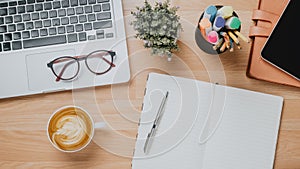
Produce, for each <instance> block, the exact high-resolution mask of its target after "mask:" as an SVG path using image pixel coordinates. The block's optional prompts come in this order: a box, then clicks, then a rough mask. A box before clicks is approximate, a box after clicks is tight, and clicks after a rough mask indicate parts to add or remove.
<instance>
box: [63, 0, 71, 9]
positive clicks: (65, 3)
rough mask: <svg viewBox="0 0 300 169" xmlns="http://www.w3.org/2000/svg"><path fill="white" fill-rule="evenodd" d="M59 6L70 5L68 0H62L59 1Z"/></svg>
mask: <svg viewBox="0 0 300 169" xmlns="http://www.w3.org/2000/svg"><path fill="white" fill-rule="evenodd" d="M61 6H62V7H63V8H65V7H69V6H70V3H69V0H62V1H61Z"/></svg>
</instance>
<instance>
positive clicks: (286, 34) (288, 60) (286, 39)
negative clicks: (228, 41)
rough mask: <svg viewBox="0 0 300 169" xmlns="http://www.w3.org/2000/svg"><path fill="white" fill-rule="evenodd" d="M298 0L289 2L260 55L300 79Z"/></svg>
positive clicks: (299, 15)
mask: <svg viewBox="0 0 300 169" xmlns="http://www.w3.org/2000/svg"><path fill="white" fill-rule="evenodd" d="M299 24H300V0H290V2H289V4H288V6H287V7H286V9H285V10H284V12H283V14H282V16H281V18H280V19H279V21H278V23H277V25H276V27H275V28H274V30H273V32H272V33H271V35H270V37H269V39H268V40H267V42H266V44H265V46H264V48H263V50H262V52H261V55H262V57H263V58H264V59H265V60H267V61H268V62H270V63H272V64H273V65H275V66H277V67H279V68H280V69H282V70H284V71H285V72H287V73H288V74H290V75H292V76H294V77H296V78H297V79H298V80H299V79H300V26H299Z"/></svg>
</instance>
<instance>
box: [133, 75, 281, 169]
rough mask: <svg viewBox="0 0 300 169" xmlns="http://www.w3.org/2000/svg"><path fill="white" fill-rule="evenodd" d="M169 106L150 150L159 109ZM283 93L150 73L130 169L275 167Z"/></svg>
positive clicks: (247, 168)
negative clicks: (149, 140) (163, 102)
mask: <svg viewBox="0 0 300 169" xmlns="http://www.w3.org/2000/svg"><path fill="white" fill-rule="evenodd" d="M167 91H169V96H168V99H167V100H166V105H165V110H164V113H163V116H162V118H161V121H160V124H159V126H158V130H157V132H156V135H155V138H154V139H153V142H152V145H151V148H150V150H149V152H148V153H147V154H145V153H144V150H143V148H144V144H145V140H146V138H147V134H148V133H149V131H150V130H151V127H152V124H153V121H154V119H155V116H156V113H157V109H158V108H159V105H160V102H161V100H162V99H163V96H164V95H165V93H166V92H167ZM282 105H283V98H282V97H278V96H273V95H269V94H264V93H258V92H253V91H248V90H243V89H238V88H233V87H227V86H221V85H216V84H212V83H207V82H202V81H197V80H192V79H186V78H180V77H174V76H168V75H163V74H156V73H150V74H149V77H148V81H147V86H146V89H145V96H144V103H143V110H142V114H141V118H140V123H139V128H138V135H137V140H136V147H135V150H134V157H133V160H132V169H153V168H156V169H177V168H184V169H217V168H222V169H241V168H242V169H254V168H255V169H272V168H273V162H274V157H275V150H276V144H277V136H278V130H279V126H280V118H281V110H282Z"/></svg>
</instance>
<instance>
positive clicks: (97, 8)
mask: <svg viewBox="0 0 300 169" xmlns="http://www.w3.org/2000/svg"><path fill="white" fill-rule="evenodd" d="M93 8H94V12H101V5H99V4H98V5H94V6H93Z"/></svg>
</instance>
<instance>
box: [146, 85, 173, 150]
mask: <svg viewBox="0 0 300 169" xmlns="http://www.w3.org/2000/svg"><path fill="white" fill-rule="evenodd" d="M168 95H169V92H168V91H167V93H166V95H165V97H164V98H163V100H162V101H161V103H160V106H159V109H158V112H157V114H156V117H155V120H154V122H153V125H152V128H151V131H150V132H149V133H148V135H147V139H146V142H145V145H144V153H148V150H149V147H150V143H151V142H150V141H152V138H153V136H155V133H156V129H157V127H158V125H159V122H160V119H161V117H162V113H163V110H164V107H165V104H166V100H167V98H168Z"/></svg>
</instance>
